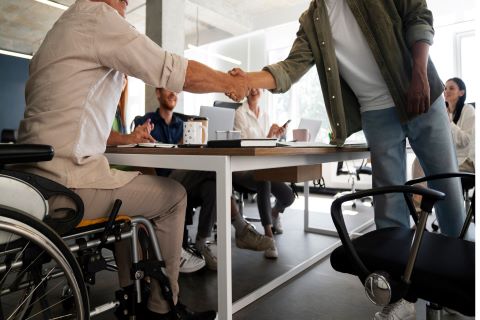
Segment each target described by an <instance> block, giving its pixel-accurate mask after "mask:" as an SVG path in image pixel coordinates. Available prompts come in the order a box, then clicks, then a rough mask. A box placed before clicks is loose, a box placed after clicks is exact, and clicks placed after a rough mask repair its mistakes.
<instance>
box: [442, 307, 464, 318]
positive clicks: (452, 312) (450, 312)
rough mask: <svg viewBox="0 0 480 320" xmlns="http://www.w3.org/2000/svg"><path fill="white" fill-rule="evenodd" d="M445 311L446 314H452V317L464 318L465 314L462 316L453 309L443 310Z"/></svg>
mask: <svg viewBox="0 0 480 320" xmlns="http://www.w3.org/2000/svg"><path fill="white" fill-rule="evenodd" d="M443 310H445V312H446V313H448V314H451V315H455V316H463V314H461V313H460V312H458V311H456V310H453V309H450V308H443Z"/></svg>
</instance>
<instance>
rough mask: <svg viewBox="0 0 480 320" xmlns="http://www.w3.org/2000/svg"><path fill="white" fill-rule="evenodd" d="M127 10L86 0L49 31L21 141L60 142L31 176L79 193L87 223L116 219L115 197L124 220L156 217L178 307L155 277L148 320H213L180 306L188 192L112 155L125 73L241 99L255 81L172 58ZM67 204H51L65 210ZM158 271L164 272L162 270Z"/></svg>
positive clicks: (36, 62)
mask: <svg viewBox="0 0 480 320" xmlns="http://www.w3.org/2000/svg"><path fill="white" fill-rule="evenodd" d="M127 5H128V1H125V0H97V1H90V0H78V1H76V2H75V3H74V4H73V5H72V6H71V7H70V9H69V10H67V11H66V12H65V13H64V14H63V15H62V16H61V17H60V19H59V20H58V21H57V22H56V23H55V25H54V26H53V28H52V29H51V30H50V31H49V32H48V34H47V36H46V38H45V40H44V42H43V43H42V45H41V46H40V48H39V50H38V51H37V53H36V54H35V56H34V57H33V59H32V61H31V64H30V78H29V80H28V82H27V84H26V90H25V96H26V110H25V116H24V119H23V120H22V121H21V123H20V127H19V137H18V143H20V144H44V145H51V146H53V148H54V150H55V156H54V157H53V159H52V160H51V161H45V162H39V161H40V160H38V159H36V160H32V162H30V163H27V164H24V165H23V166H22V169H21V170H22V171H24V172H28V173H32V174H36V175H38V176H40V177H45V178H48V179H50V180H53V181H55V182H57V183H60V184H62V185H64V186H66V187H67V188H69V189H71V190H73V191H74V192H75V194H77V195H78V196H80V198H81V201H83V204H84V206H85V214H84V216H85V218H86V219H97V218H104V217H106V215H107V213H108V212H109V211H110V210H111V207H112V205H113V203H114V201H115V199H121V200H122V203H123V204H122V205H121V207H120V208H119V211H118V214H119V215H124V216H143V217H145V218H146V219H147V221H148V220H149V221H151V223H152V224H153V229H152V230H153V231H152V232H150V235H151V236H153V237H154V238H156V239H157V240H158V245H159V249H160V250H159V251H161V255H162V257H163V261H164V264H165V265H164V268H163V270H164V271H165V273H166V276H167V277H168V280H169V283H170V284H169V285H170V288H169V289H167V291H168V292H166V293H167V296H168V295H169V294H170V295H171V297H172V300H173V304H175V305H177V306H176V307H173V306H172V305H171V303H170V304H169V303H168V302H167V300H166V299H165V298H164V296H163V295H162V294H161V293H160V292H161V291H162V288H161V287H160V285H159V284H158V281H157V277H155V276H152V277H150V278H151V294H150V297H149V299H148V304H147V307H148V311H147V315H146V317H145V319H178V318H179V319H213V318H214V317H215V314H216V313H215V312H214V311H209V312H203V313H202V312H201V313H195V312H191V311H189V310H188V309H186V308H185V307H184V306H180V305H179V304H178V303H177V300H178V294H179V287H178V283H177V279H178V273H179V267H180V266H179V265H180V254H181V245H182V233H183V225H184V219H185V209H186V194H185V190H184V188H183V187H182V186H181V185H180V184H179V183H177V182H175V181H173V180H170V179H167V178H163V177H156V176H148V175H140V174H139V173H138V172H123V171H118V170H115V169H110V168H109V164H108V161H107V159H106V157H105V156H104V155H103V153H104V151H105V148H106V141H107V137H108V135H109V133H110V128H111V125H112V123H113V119H114V116H115V110H116V106H117V101H118V97H119V96H120V92H121V89H122V81H123V74H128V75H131V76H134V77H137V78H140V79H142V80H143V81H145V82H146V83H148V84H150V85H153V86H155V87H164V88H167V89H169V90H171V91H175V92H179V91H182V90H185V91H190V92H197V93H204V92H224V93H229V95H230V96H233V97H236V98H238V99H241V98H243V97H244V96H245V94H246V91H247V88H246V81H245V79H243V80H242V79H234V78H235V77H234V76H232V75H229V74H226V73H222V72H218V71H215V70H213V69H210V68H209V67H207V66H205V65H202V64H200V63H198V62H196V61H192V60H190V61H187V60H186V59H184V58H182V57H180V56H177V55H175V54H171V53H169V52H166V51H165V50H163V49H162V48H160V47H159V46H158V45H156V44H155V43H153V42H152V41H151V40H150V39H149V38H148V37H146V36H145V35H143V34H140V33H138V32H137V31H136V30H135V29H134V28H133V27H132V26H131V25H130V24H128V23H127V22H126V20H125V19H124V17H125V11H126V7H127ZM240 77H241V76H240ZM234 80H235V81H234ZM145 138H146V137H145ZM10 163H11V162H10ZM63 201H64V200H63V199H58V198H57V199H54V200H52V201H51V205H52V206H53V207H62V206H63V205H64V202H63ZM5 214H7V213H5ZM2 215H3V213H2ZM132 221H133V222H134V221H135V219H132ZM5 228H7V227H5ZM32 232H33V231H32ZM134 236H135V237H136V235H134ZM52 237H53V236H52ZM135 237H134V239H135ZM7 242H8V241H7ZM40 243H41V242H40ZM132 245H133V246H134V248H133V249H132V250H128V248H127V247H128V245H127V244H126V243H125V241H120V242H119V243H117V244H116V245H115V246H116V248H117V250H116V259H117V264H118V267H119V279H120V285H121V286H122V287H128V286H130V285H131V283H132V279H133V278H135V277H137V276H139V274H137V273H136V274H134V275H132V274H131V272H130V270H131V263H130V261H131V260H132V255H133V256H135V252H136V250H135V249H136V248H135V246H136V242H135V241H134V242H132ZM120 248H122V249H120ZM154 249H155V248H154ZM52 255H53V253H52ZM133 258H135V257H133ZM60 260H61V259H60ZM0 262H2V261H1V260H0ZM4 262H5V261H4ZM7 262H8V263H7ZM7 262H5V264H6V265H7V266H8V265H10V264H11V262H10V261H7ZM12 263H13V262H12ZM7 269H8V268H7ZM152 270H154V271H155V272H157V273H161V270H160V267H159V265H157V266H156V267H155V268H152ZM152 270H150V271H152ZM0 272H1V270H0ZM140 276H141V275H140ZM135 279H137V278H135ZM2 281H3V280H2V279H1V277H0V283H1V282H2ZM137 289H138V287H137ZM164 293H165V292H164ZM172 309H174V310H172ZM0 311H1V310H0ZM86 313H88V312H86ZM0 314H1V313H0ZM20 318H22V317H20ZM77 318H78V319H87V318H88V314H85V315H84V316H83V317H77ZM15 319H17V318H15Z"/></svg>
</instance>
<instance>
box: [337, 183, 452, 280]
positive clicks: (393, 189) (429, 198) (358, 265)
mask: <svg viewBox="0 0 480 320" xmlns="http://www.w3.org/2000/svg"><path fill="white" fill-rule="evenodd" d="M399 192H401V193H403V194H405V193H414V194H419V195H422V196H423V198H424V201H422V203H424V204H423V206H422V209H423V210H424V211H426V212H431V211H432V208H433V205H434V203H435V202H436V201H438V200H442V199H444V198H445V194H443V193H441V192H439V191H436V190H431V189H427V188H423V187H415V186H402V185H400V186H388V187H380V188H374V189H370V190H364V191H358V192H355V193H351V194H347V195H344V196H341V197H339V198H337V199H336V200H335V201H333V203H332V207H331V216H332V220H333V223H334V225H335V228H336V229H337V232H338V235H339V237H340V240H341V241H342V244H343V246H344V247H345V250H346V252H347V255H348V256H349V257H350V258H351V261H352V264H353V266H354V268H355V270H356V274H357V275H358V277H359V278H360V280H361V281H362V283H363V282H364V281H365V279H366V278H367V276H368V275H369V274H370V273H371V272H370V271H369V270H368V269H367V267H366V266H365V264H364V263H363V262H362V260H361V259H360V256H359V255H358V253H357V252H356V250H355V247H354V246H353V243H352V240H351V239H350V236H349V234H348V231H347V227H346V225H345V220H344V219H343V214H342V204H343V203H344V202H347V201H351V200H355V199H361V198H363V197H368V196H375V195H380V194H386V193H399Z"/></svg>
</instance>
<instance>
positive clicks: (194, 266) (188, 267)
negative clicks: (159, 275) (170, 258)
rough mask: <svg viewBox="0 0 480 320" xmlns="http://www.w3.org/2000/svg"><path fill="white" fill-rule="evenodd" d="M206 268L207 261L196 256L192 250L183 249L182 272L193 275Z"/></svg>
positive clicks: (181, 258)
mask: <svg viewBox="0 0 480 320" xmlns="http://www.w3.org/2000/svg"><path fill="white" fill-rule="evenodd" d="M203 267H205V260H203V259H202V258H200V257H198V256H197V255H195V254H194V253H193V252H191V250H188V249H187V250H185V249H183V248H182V255H181V257H180V272H181V273H192V272H195V271H198V270H200V269H202V268H203Z"/></svg>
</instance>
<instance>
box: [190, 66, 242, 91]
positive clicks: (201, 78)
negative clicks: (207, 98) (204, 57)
mask: <svg viewBox="0 0 480 320" xmlns="http://www.w3.org/2000/svg"><path fill="white" fill-rule="evenodd" d="M233 87H234V79H233V77H232V76H230V75H229V74H227V73H225V72H220V71H217V70H214V69H212V68H210V67H208V66H206V65H204V64H202V63H200V62H197V61H195V60H189V61H188V66H187V74H186V76H185V84H184V85H183V90H184V91H188V92H192V93H207V92H230V91H232V88H233Z"/></svg>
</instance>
